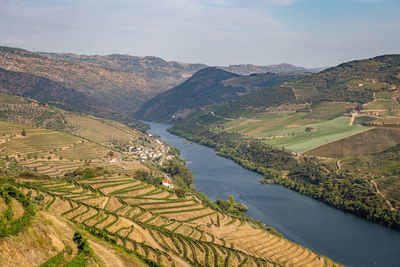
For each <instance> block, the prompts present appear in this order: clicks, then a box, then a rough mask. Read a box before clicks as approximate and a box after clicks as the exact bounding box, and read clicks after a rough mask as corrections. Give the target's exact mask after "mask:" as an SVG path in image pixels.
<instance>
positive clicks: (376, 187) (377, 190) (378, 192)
mask: <svg viewBox="0 0 400 267" xmlns="http://www.w3.org/2000/svg"><path fill="white" fill-rule="evenodd" d="M371 184H372V185H373V186H374V187H375V190H376V193H377V194H378V195H379V196H381V197H382V198H383V199H384V200H385V201H386V203H387V204H388V206H389V207H390V209H391V210H395V208H393V206H392V204H391V203H390V202H389V200H387V199H386V198H385V196H384V195H383V194H382V193H381V190H379V187H378V185H377V184H376V182H375V181H374V180H371Z"/></svg>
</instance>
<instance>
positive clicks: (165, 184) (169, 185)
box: [162, 180, 174, 188]
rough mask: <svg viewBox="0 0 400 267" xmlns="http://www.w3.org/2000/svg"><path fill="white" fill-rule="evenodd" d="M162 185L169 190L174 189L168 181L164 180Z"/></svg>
mask: <svg viewBox="0 0 400 267" xmlns="http://www.w3.org/2000/svg"><path fill="white" fill-rule="evenodd" d="M162 185H163V186H166V187H168V188H174V184H173V183H171V182H170V181H167V180H162Z"/></svg>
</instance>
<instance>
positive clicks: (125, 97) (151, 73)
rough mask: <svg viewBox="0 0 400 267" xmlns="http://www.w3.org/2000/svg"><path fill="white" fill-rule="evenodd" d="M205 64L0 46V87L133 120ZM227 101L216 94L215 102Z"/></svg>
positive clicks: (285, 68)
mask: <svg viewBox="0 0 400 267" xmlns="http://www.w3.org/2000/svg"><path fill="white" fill-rule="evenodd" d="M207 67H208V66H207V65H204V64H186V63H180V62H174V61H170V62H168V61H165V60H163V59H161V58H158V57H135V56H129V55H117V54H114V55H108V56H96V55H94V56H84V55H75V54H57V53H41V52H30V51H27V50H24V49H19V48H11V47H0V68H1V69H2V70H1V75H2V81H1V82H0V84H1V85H2V89H3V90H6V91H8V92H10V93H16V94H20V95H22V96H27V97H31V98H34V99H38V100H40V101H43V102H49V103H52V104H56V105H59V106H61V107H63V108H68V109H74V110H78V111H85V112H89V113H92V114H94V115H97V116H101V117H107V118H113V119H120V118H121V117H124V118H130V119H133V118H134V117H135V113H136V112H137V111H138V110H139V109H140V108H141V106H142V105H143V103H145V102H146V101H148V100H149V99H152V98H153V97H155V96H157V95H159V94H161V93H163V92H165V91H167V90H168V89H171V88H173V87H175V86H178V85H179V84H181V83H183V82H184V81H185V80H187V79H188V78H190V77H191V76H192V75H193V74H195V73H196V72H197V71H199V70H201V69H204V68H207ZM218 68H220V69H223V70H226V71H229V72H232V75H233V74H235V75H237V74H239V75H248V74H252V73H264V72H272V73H287V72H290V73H310V72H311V71H312V70H309V69H305V68H301V67H296V66H293V65H289V64H280V65H270V66H255V65H231V66H229V67H218ZM42 89H43V90H42ZM41 90H42V91H41ZM240 90H242V89H240ZM240 90H239V91H240ZM239 91H238V92H239ZM226 93H227V94H228V92H226ZM229 99H231V97H222V98H221V99H219V98H216V100H215V102H219V101H222V100H229Z"/></svg>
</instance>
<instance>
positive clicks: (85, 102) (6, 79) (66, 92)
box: [0, 68, 100, 112]
mask: <svg viewBox="0 0 400 267" xmlns="http://www.w3.org/2000/svg"><path fill="white" fill-rule="evenodd" d="M0 90H1V91H6V92H9V93H11V94H16V95H20V96H24V97H28V98H31V99H37V100H39V101H41V102H46V103H50V104H52V105H56V106H60V107H62V108H64V109H69V110H76V111H86V112H90V111H91V112H96V111H97V112H99V111H100V110H99V109H98V107H96V105H94V102H93V100H92V99H90V98H89V97H87V96H86V95H85V94H84V93H81V92H78V91H76V90H75V89H73V88H67V87H65V86H64V84H63V83H60V82H54V81H52V80H50V79H47V78H44V77H40V76H36V75H32V74H29V73H23V72H14V71H7V70H5V69H2V68H0Z"/></svg>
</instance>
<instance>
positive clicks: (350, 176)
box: [170, 55, 400, 229]
mask: <svg viewBox="0 0 400 267" xmlns="http://www.w3.org/2000/svg"><path fill="white" fill-rule="evenodd" d="M399 73H400V56H398V55H388V56H380V57H375V58H372V59H366V60H359V61H353V62H348V63H344V64H341V65H339V66H337V67H334V68H330V69H327V70H325V71H322V72H320V73H318V74H312V75H308V76H305V77H302V78H300V79H297V80H295V81H290V82H284V83H282V84H280V85H274V86H270V87H266V88H263V89H260V90H256V91H254V92H251V93H249V94H247V95H244V96H242V97H240V98H238V99H236V100H234V101H231V102H229V103H221V104H218V105H208V106H205V107H203V108H201V109H199V110H197V111H195V112H193V113H192V114H190V115H189V116H187V117H186V118H184V119H181V120H178V121H177V122H176V123H175V124H174V126H173V127H172V128H171V129H170V132H172V133H174V134H177V135H180V136H183V137H185V138H188V139H191V140H194V141H197V142H200V143H201V144H205V145H208V146H211V147H215V148H216V149H217V150H218V151H219V153H220V154H221V155H223V156H225V157H228V158H232V159H233V160H235V161H236V162H238V163H240V164H241V165H243V166H244V167H246V168H249V169H251V170H255V171H257V172H260V173H262V174H263V175H265V180H264V181H263V182H265V183H278V184H282V185H284V186H286V187H289V188H291V189H293V190H296V191H298V192H300V193H303V194H306V195H308V196H310V197H313V198H315V199H318V200H320V201H323V202H325V203H327V204H329V205H331V206H334V207H337V208H339V209H343V210H346V211H349V212H352V213H355V214H358V215H360V216H362V217H364V218H367V219H369V220H373V221H377V222H379V223H382V224H385V225H388V226H391V227H394V228H396V229H399V227H400V226H399V225H400V211H399V209H400V205H399V201H400V195H399V191H400V186H399V183H397V181H398V178H399V173H398V171H397V170H398V169H399V168H400V166H399V161H398V144H399V142H400V90H399V84H400V76H399ZM243 144H248V145H247V146H244V147H243ZM396 145H397V147H396ZM349 192H351V193H349Z"/></svg>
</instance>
